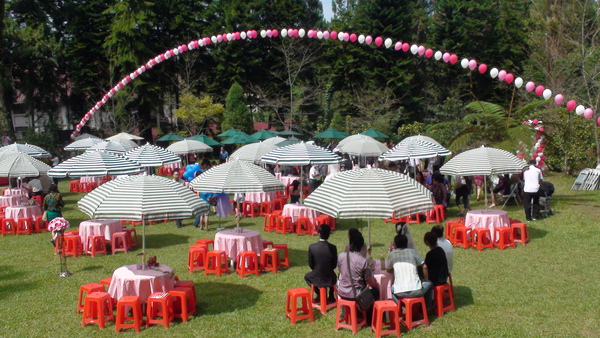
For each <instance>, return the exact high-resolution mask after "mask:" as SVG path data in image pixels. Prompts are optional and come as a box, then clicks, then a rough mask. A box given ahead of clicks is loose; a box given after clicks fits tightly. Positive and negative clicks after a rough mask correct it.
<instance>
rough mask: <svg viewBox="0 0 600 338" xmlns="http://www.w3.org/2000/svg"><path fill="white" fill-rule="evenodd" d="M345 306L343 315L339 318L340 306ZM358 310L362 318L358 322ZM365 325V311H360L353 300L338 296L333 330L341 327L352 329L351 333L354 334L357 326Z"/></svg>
mask: <svg viewBox="0 0 600 338" xmlns="http://www.w3.org/2000/svg"><path fill="white" fill-rule="evenodd" d="M344 307H346V310H345V311H344V317H343V318H341V317H340V313H341V311H342V308H344ZM358 311H360V312H361V313H362V320H361V321H360V322H359V321H358ZM366 325H367V311H361V310H359V309H358V307H357V306H356V302H355V301H353V300H345V299H342V298H339V299H338V300H337V310H336V314H335V330H336V331H337V330H339V329H340V328H343V329H350V330H352V333H353V334H356V332H358V328H359V327H361V326H366Z"/></svg>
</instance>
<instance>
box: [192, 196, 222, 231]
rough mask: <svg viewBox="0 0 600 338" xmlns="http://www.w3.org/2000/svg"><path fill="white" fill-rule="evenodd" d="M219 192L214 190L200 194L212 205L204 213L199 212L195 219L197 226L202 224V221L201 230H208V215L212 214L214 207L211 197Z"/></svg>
mask: <svg viewBox="0 0 600 338" xmlns="http://www.w3.org/2000/svg"><path fill="white" fill-rule="evenodd" d="M216 195H217V194H215V193H212V192H201V193H200V194H199V196H200V198H201V199H202V200H204V202H206V204H208V205H210V206H211V207H210V208H209V209H208V211H207V212H205V213H203V214H198V215H197V216H196V220H195V221H194V226H195V227H196V228H197V227H199V226H200V223H202V228H201V229H200V230H204V231H208V216H210V210H211V209H212V205H211V203H210V202H211V198H212V197H214V196H216Z"/></svg>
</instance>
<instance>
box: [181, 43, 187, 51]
mask: <svg viewBox="0 0 600 338" xmlns="http://www.w3.org/2000/svg"><path fill="white" fill-rule="evenodd" d="M180 47H181V49H182V50H183V51H184V52H187V50H188V48H187V46H186V45H181V46H180Z"/></svg>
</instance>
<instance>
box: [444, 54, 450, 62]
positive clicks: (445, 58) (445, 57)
mask: <svg viewBox="0 0 600 338" xmlns="http://www.w3.org/2000/svg"><path fill="white" fill-rule="evenodd" d="M442 60H444V62H446V63H448V62H449V61H450V53H444V55H442Z"/></svg>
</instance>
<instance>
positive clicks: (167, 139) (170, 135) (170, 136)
mask: <svg viewBox="0 0 600 338" xmlns="http://www.w3.org/2000/svg"><path fill="white" fill-rule="evenodd" d="M183 139H184V137H183V136H180V135H177V134H175V133H168V134H167V135H165V136H163V137H161V138H159V139H158V140H156V141H157V142H171V141H181V140H183Z"/></svg>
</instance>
